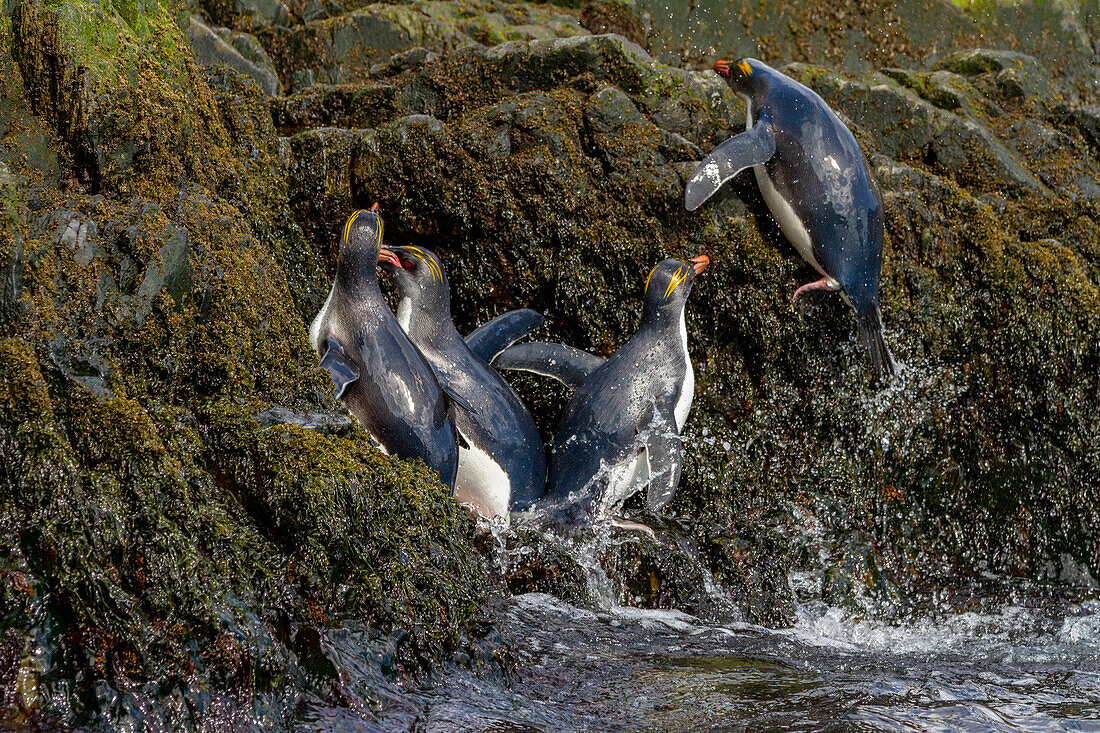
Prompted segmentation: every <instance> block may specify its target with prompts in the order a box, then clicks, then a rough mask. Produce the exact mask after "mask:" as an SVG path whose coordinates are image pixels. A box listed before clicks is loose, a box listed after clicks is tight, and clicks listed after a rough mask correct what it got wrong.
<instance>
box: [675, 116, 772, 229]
mask: <svg viewBox="0 0 1100 733" xmlns="http://www.w3.org/2000/svg"><path fill="white" fill-rule="evenodd" d="M767 123H768V118H767V116H766V115H764V114H763V113H762V114H761V115H760V119H759V120H758V121H757V122H756V124H755V125H753V126H752V128H751V129H749V130H746V131H745V132H742V133H741V134H740V135H734V136H733V137H731V138H730V139H729V140H726V141H725V142H724V143H722V144H721V145H719V146H718V147H716V148H715V149H714V150H712V151H710V154H709V155H707V157H705V158H703V162H702V163H700V164H699V167H698V168H696V169H695V172H693V173H692V174H691V178H690V179H689V180H688V183H687V186H686V187H685V188H684V207H685V208H686V209H687V210H688V211H695V210H696V209H698V208H699V207H700V206H702V205H703V203H704V202H705V201H706V200H707V199H709V198H710V197H711V196H713V195H714V194H715V193H717V192H718V189H720V188H721V187H722V185H723V184H724V183H725V182H726V181H728V180H729V179H731V178H733V177H734V176H736V175H737V174H738V173H740V172H741V171H743V170H745V169H746V168H749V167H751V166H754V165H757V164H760V163H764V162H766V161H768V160H770V159H771V157H772V156H773V155H775V139H774V138H773V137H772V135H771V133H770V132H769V131H768V125H767Z"/></svg>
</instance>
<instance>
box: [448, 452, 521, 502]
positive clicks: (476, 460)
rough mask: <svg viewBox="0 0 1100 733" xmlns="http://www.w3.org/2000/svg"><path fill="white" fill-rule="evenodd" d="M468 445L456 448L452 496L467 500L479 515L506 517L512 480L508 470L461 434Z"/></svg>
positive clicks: (462, 500) (510, 496)
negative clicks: (456, 467) (455, 475)
mask: <svg viewBox="0 0 1100 733" xmlns="http://www.w3.org/2000/svg"><path fill="white" fill-rule="evenodd" d="M462 437H463V439H465V441H466V443H467V444H468V445H469V446H470V447H469V448H459V451H458V476H457V477H456V478H455V500H456V501H458V503H459V504H468V505H470V506H472V507H473V508H474V510H475V511H476V512H477V513H478V514H480V515H481V516H483V517H494V516H496V517H502V518H503V519H504V520H505V521H507V519H508V506H509V504H510V503H511V499H512V482H511V480H509V478H508V474H507V473H506V472H505V471H504V469H503V468H501V467H500V464H499V463H497V462H496V461H494V460H493V457H492V456H490V455H489V454H488V453H486V452H485V451H483V450H481V448H479V447H477V445H475V444H474V443H473V442H472V441H471V440H470V439H469V438H466V436H462Z"/></svg>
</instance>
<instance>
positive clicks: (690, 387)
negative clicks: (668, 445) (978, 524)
mask: <svg viewBox="0 0 1100 733" xmlns="http://www.w3.org/2000/svg"><path fill="white" fill-rule="evenodd" d="M680 345H681V347H682V349H683V354H684V384H683V386H682V387H681V388H680V397H679V398H678V399H677V400H676V407H675V409H674V411H673V413H674V416H675V418H676V432H677V433H679V432H680V431H681V430H683V429H684V423H686V422H687V419H688V414H689V413H690V412H691V401H692V400H693V399H695V370H694V369H692V367H691V356H690V355H689V354H688V332H687V323H686V322H685V321H684V313H683V311H681V312H680Z"/></svg>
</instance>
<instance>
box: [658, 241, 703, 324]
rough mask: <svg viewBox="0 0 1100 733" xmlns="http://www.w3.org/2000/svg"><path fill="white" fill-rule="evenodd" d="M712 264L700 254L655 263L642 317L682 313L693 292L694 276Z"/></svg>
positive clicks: (664, 316)
mask: <svg viewBox="0 0 1100 733" xmlns="http://www.w3.org/2000/svg"><path fill="white" fill-rule="evenodd" d="M709 264H710V258H709V257H707V256H706V255H699V256H698V257H693V258H691V259H690V260H686V261H685V260H672V259H670V260H664V261H663V262H661V263H660V264H658V265H657V266H656V267H654V268H653V269H652V270H651V271H650V273H649V277H647V278H646V281H645V296H644V297H645V311H644V313H643V314H642V320H643V321H644V320H647V319H650V318H667V317H669V316H676V315H679V313H680V311H682V310H683V308H684V304H685V303H686V302H687V298H688V295H689V294H690V293H691V286H692V283H694V282H695V277H696V276H697V275H698V274H699V273H701V272H702V271H703V270H704V269H706V267H707V265H709Z"/></svg>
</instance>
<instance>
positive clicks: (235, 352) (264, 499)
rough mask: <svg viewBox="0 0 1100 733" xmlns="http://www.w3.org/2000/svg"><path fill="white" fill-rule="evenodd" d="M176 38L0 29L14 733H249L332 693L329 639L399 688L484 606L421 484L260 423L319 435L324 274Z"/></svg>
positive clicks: (441, 494) (15, 21) (154, 18)
mask: <svg viewBox="0 0 1100 733" xmlns="http://www.w3.org/2000/svg"><path fill="white" fill-rule="evenodd" d="M177 17H179V16H177V13H176V9H175V8H174V6H171V5H157V4H156V3H154V4H152V5H148V4H147V5H143V6H141V7H138V6H131V5H115V4H112V3H110V2H99V3H83V2H72V3H60V4H50V5H46V4H42V3H40V2H37V0H16V2H14V3H12V4H11V6H10V11H9V12H8V13H6V14H4V15H2V16H0V161H2V162H0V173H2V174H3V175H2V177H0V201H2V207H0V212H2V216H0V235H2V236H0V247H2V249H0V262H3V267H4V269H5V277H4V282H5V288H4V290H3V292H2V295H0V302H2V307H0V314H2V316H0V336H2V337H3V341H0V405H2V406H3V409H2V416H0V487H2V488H0V537H2V538H3V545H2V547H3V549H2V551H0V576H2V582H3V583H4V586H3V589H2V594H0V614H2V616H0V618H2V619H3V632H4V635H3V639H4V641H3V644H4V646H3V650H4V651H3V659H2V660H0V663H2V667H3V669H0V680H2V681H3V687H4V689H3V693H2V694H3V696H4V700H5V701H6V702H7V703H8V704H10V705H14V706H15V707H14V709H15V710H17V711H18V712H17V715H18V716H19V717H18V719H15V718H13V719H12V720H10V721H7V722H10V723H11V724H13V725H17V726H18V725H23V726H32V727H33V726H37V727H39V728H41V727H46V728H49V727H58V726H63V725H65V724H76V725H91V726H118V727H126V726H127V725H131V724H133V722H134V721H135V720H137V721H140V720H143V719H144V720H156V719H159V720H161V721H163V722H164V724H165V725H168V726H170V727H173V728H199V727H201V726H202V725H208V724H211V721H212V720H213V718H211V717H210V716H221V717H220V719H222V720H224V721H226V722H227V723H228V721H231V720H233V719H235V718H237V717H240V718H242V719H245V718H247V719H249V720H256V719H264V718H265V716H266V717H268V718H270V719H274V717H272V716H280V715H283V712H282V707H281V706H282V704H283V703H280V704H279V705H278V706H275V705H274V700H275V699H276V698H281V699H282V700H284V702H285V701H286V700H291V701H292V700H293V699H294V698H295V696H298V695H302V694H307V693H308V694H320V695H327V694H330V693H332V691H333V690H334V689H336V686H338V683H339V679H338V676H339V675H338V672H337V671H336V668H334V667H333V666H332V664H327V665H326V664H323V663H321V660H323V659H324V652H323V646H324V645H323V643H319V642H318V641H317V640H318V639H323V638H324V635H325V634H327V633H329V630H330V629H333V628H335V627H338V626H340V625H341V624H343V623H344V622H345V621H348V620H351V619H354V620H356V621H357V622H366V623H369V624H373V625H374V626H375V627H377V628H378V629H380V630H381V632H383V633H390V632H394V633H399V634H400V636H401V638H402V639H403V640H404V641H403V642H402V643H401V644H400V645H399V646H398V647H395V655H394V658H393V660H392V662H393V665H394V666H393V668H392V670H391V673H394V671H396V670H398V669H407V670H416V669H420V668H423V667H425V666H427V665H430V664H431V663H432V662H433V660H437V659H439V658H441V657H443V656H445V655H446V654H448V653H449V652H450V651H451V650H453V649H455V648H456V646H457V645H458V643H459V641H460V639H461V638H462V636H463V634H464V633H465V632H466V629H467V624H468V622H469V620H470V619H471V618H473V615H474V614H475V613H476V612H477V611H478V609H479V607H480V605H481V603H482V601H483V597H484V596H483V591H482V590H481V589H482V588H483V587H484V584H483V583H482V582H481V581H482V579H483V578H484V568H483V565H482V563H481V561H480V559H479V557H478V555H477V554H476V552H475V551H474V550H473V547H472V544H471V536H472V533H471V524H470V522H469V520H468V519H467V518H466V517H465V516H464V514H463V513H462V512H461V511H460V510H459V509H458V507H457V506H456V505H455V503H454V502H453V500H451V499H450V498H449V497H448V496H447V492H446V489H445V488H444V487H443V486H442V485H440V484H439V482H438V478H437V477H436V476H434V475H433V474H431V473H429V472H428V471H426V470H425V469H424V468H423V467H422V466H415V465H406V464H402V463H399V462H395V461H393V460H391V459H388V458H385V457H383V456H381V455H380V454H379V453H378V452H377V450H376V449H375V448H373V446H372V444H371V442H370V440H369V438H368V436H366V435H365V434H364V433H363V432H362V431H361V430H360V429H358V428H356V427H354V426H350V425H347V424H346V423H345V427H343V428H341V429H340V430H331V429H328V427H327V426H329V425H331V424H333V422H332V421H331V420H321V421H303V422H305V425H308V427H307V426H305V425H303V424H295V421H294V420H293V419H290V418H287V417H286V416H288V415H290V416H293V415H294V414H295V413H301V414H311V413H325V412H331V411H333V410H338V409H339V408H338V407H337V406H336V405H335V404H334V403H333V402H332V401H331V398H330V397H328V396H327V395H328V389H327V384H326V381H327V380H325V379H324V378H323V375H321V374H320V373H318V371H317V370H316V358H315V356H314V354H313V352H312V349H311V348H310V347H309V345H308V343H307V340H306V325H305V322H304V320H303V313H310V314H311V313H312V312H313V310H314V309H315V308H316V307H317V304H318V302H319V299H320V297H321V290H322V288H323V287H324V285H325V280H324V277H323V275H322V270H321V267H322V258H321V257H320V256H319V253H318V252H317V251H314V250H311V249H309V247H308V245H307V240H306V239H305V236H304V235H303V232H302V230H301V228H300V227H299V226H298V224H297V223H296V222H295V220H294V216H293V213H292V211H291V208H290V199H289V197H288V187H287V183H286V177H285V175H286V174H285V169H284V168H283V167H282V163H281V162H280V161H281V159H282V158H281V153H280V150H279V147H280V146H279V142H278V140H277V138H276V136H275V130H274V126H273V124H272V120H271V116H270V113H269V111H268V107H267V104H266V102H265V99H264V95H263V93H262V92H261V90H260V89H259V88H258V87H257V86H256V85H255V84H254V83H253V82H252V80H251V79H248V77H245V76H242V75H240V74H238V73H236V72H232V71H228V70H218V71H214V72H212V73H207V72H204V71H201V70H200V69H199V68H198V67H197V66H196V64H195V62H194V61H193V60H192V58H191V55H190V53H189V51H188V50H187V49H188V44H187V42H186V40H185V35H184V32H183V30H182V29H181V28H180V27H179V26H178V25H177V24H176V23H177ZM182 18H183V20H184V21H186V16H182ZM335 216H339V214H338V213H337V214H335ZM316 427H321V428H325V429H323V430H317V429H312V428H316ZM310 640H313V641H310ZM319 644H320V645H319ZM326 670H327V672H326ZM45 680H61V681H62V682H61V683H60V686H55V685H53V684H52V683H49V684H47V683H45V682H44V681H45ZM268 693H272V694H274V695H275V697H274V698H271V702H268V703H260V702H258V701H259V700H261V699H263V698H265V696H267V695H268ZM341 694H342V693H341ZM290 704H291V705H292V704H293V703H292V702H291V703H290ZM211 706H212V707H211ZM208 708H209V710H208ZM10 709H11V708H10V707H9V706H8V705H6V706H5V708H4V710H5V712H4V715H7V714H8V712H7V711H8V710H10Z"/></svg>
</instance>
